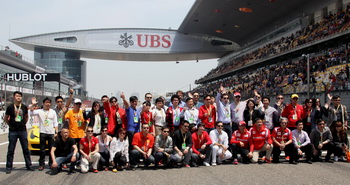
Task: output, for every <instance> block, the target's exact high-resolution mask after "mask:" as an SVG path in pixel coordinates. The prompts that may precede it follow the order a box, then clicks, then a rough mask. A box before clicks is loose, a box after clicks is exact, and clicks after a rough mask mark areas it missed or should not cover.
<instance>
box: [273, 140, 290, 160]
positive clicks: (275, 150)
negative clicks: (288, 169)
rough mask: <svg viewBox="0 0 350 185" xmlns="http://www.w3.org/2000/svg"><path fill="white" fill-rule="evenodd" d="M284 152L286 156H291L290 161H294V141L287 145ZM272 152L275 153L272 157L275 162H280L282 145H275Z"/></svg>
mask: <svg viewBox="0 0 350 185" xmlns="http://www.w3.org/2000/svg"><path fill="white" fill-rule="evenodd" d="M284 152H285V154H286V156H289V162H292V161H294V160H295V147H294V144H293V143H291V144H289V145H287V146H286V147H285V148H284ZM272 154H273V158H272V160H273V162H279V160H280V155H281V149H280V147H277V146H274V147H273V150H272Z"/></svg>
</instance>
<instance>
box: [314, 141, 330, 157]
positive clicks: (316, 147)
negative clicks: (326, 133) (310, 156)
mask: <svg viewBox="0 0 350 185" xmlns="http://www.w3.org/2000/svg"><path fill="white" fill-rule="evenodd" d="M314 147H315V150H317V155H316V156H314V157H315V159H316V160H318V159H319V158H320V157H321V154H322V150H327V155H326V160H329V159H330V158H331V155H332V153H333V152H334V145H333V143H327V144H325V145H323V147H322V148H321V149H318V146H314Z"/></svg>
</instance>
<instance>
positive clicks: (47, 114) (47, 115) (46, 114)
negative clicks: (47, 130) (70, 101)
mask: <svg viewBox="0 0 350 185" xmlns="http://www.w3.org/2000/svg"><path fill="white" fill-rule="evenodd" d="M43 112H44V115H45V120H47V118H48V117H49V114H50V109H49V110H48V111H47V113H45V110H44V109H43Z"/></svg>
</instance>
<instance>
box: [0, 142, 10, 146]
mask: <svg viewBox="0 0 350 185" xmlns="http://www.w3.org/2000/svg"><path fill="white" fill-rule="evenodd" d="M6 144H9V142H8V141H6V142H3V143H0V146H2V145H6Z"/></svg>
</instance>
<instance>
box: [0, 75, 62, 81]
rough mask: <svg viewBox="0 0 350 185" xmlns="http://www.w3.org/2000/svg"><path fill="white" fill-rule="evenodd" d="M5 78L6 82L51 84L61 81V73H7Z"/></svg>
mask: <svg viewBox="0 0 350 185" xmlns="http://www.w3.org/2000/svg"><path fill="white" fill-rule="evenodd" d="M3 78H4V79H5V80H6V81H17V82H18V81H21V82H40V81H42V82H49V81H56V82H59V81H60V74H59V73H6V74H5V75H4V76H3Z"/></svg>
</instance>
